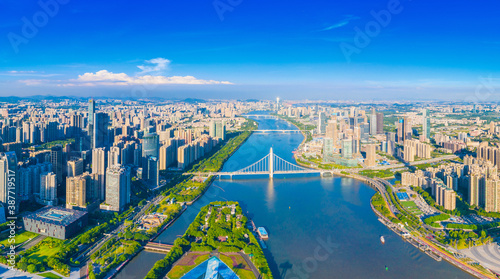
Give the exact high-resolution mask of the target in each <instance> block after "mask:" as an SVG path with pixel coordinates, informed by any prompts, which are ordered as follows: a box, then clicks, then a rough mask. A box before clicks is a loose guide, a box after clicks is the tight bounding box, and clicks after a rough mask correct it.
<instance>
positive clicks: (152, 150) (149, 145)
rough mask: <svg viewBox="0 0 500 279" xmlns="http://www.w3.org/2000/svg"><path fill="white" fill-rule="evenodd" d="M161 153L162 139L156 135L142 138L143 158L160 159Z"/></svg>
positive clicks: (151, 134) (147, 135) (152, 134)
mask: <svg viewBox="0 0 500 279" xmlns="http://www.w3.org/2000/svg"><path fill="white" fill-rule="evenodd" d="M159 151H160V137H159V136H158V135H157V134H156V133H150V134H145V135H144V137H143V138H142V157H143V158H146V157H147V156H153V157H158V155H159Z"/></svg>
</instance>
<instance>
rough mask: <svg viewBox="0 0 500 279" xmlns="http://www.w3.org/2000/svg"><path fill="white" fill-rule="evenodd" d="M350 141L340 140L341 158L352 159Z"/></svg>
mask: <svg viewBox="0 0 500 279" xmlns="http://www.w3.org/2000/svg"><path fill="white" fill-rule="evenodd" d="M352 143H353V141H352V139H345V140H342V158H345V159H352Z"/></svg>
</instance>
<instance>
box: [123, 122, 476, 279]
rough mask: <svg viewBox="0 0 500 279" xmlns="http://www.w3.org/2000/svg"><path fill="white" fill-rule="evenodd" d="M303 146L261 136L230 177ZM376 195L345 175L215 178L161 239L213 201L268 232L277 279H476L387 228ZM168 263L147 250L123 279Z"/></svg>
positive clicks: (170, 237) (236, 157) (265, 125)
mask: <svg viewBox="0 0 500 279" xmlns="http://www.w3.org/2000/svg"><path fill="white" fill-rule="evenodd" d="M255 120H256V121H258V123H259V129H262V130H265V129H296V128H295V127H294V126H292V125H290V124H288V123H287V122H285V121H282V120H277V119H262V118H261V119H259V118H256V119H255ZM302 140H303V136H302V135H301V134H300V133H291V134H290V133H288V134H287V133H285V134H283V133H268V134H260V133H254V134H253V135H252V136H251V137H250V138H249V139H248V140H247V142H245V143H244V144H243V145H242V146H241V147H240V149H238V150H237V151H236V152H235V153H234V154H233V156H232V157H231V158H230V159H229V160H228V161H227V162H226V164H225V165H224V168H223V171H236V170H239V169H241V168H243V167H246V166H248V165H251V164H252V163H254V162H256V161H258V160H259V159H261V158H262V157H264V156H266V155H267V154H268V153H269V149H270V148H271V147H273V151H274V153H275V154H276V155H278V156H279V157H281V158H283V159H285V160H287V161H289V162H295V161H294V159H293V153H292V151H293V150H294V149H295V148H297V146H298V145H299V144H300V143H301V142H302ZM374 193H375V191H374V190H373V189H371V188H370V187H368V186H367V185H365V184H363V183H361V182H359V181H356V180H354V179H349V178H339V177H333V178H332V177H330V178H320V177H297V178H293V177H287V178H277V177H275V179H274V180H272V181H271V180H269V179H268V178H265V177H263V178H257V179H256V178H252V179H248V177H247V178H245V179H242V178H238V179H233V180H216V181H214V183H213V185H212V186H211V187H210V188H209V190H208V191H207V192H206V193H205V195H204V196H203V197H202V198H200V199H199V200H198V201H197V202H195V203H194V204H193V205H192V206H190V207H189V208H188V209H187V210H186V212H184V214H183V215H182V216H181V217H180V218H179V219H178V220H177V221H176V222H175V223H174V224H173V225H172V226H171V227H170V228H168V229H167V230H166V231H165V232H164V233H162V234H161V235H160V236H159V237H158V239H157V241H160V242H162V243H173V241H174V240H175V239H176V238H177V237H178V236H179V235H182V234H184V232H185V230H186V229H187V227H188V226H189V224H190V223H191V222H192V221H193V220H194V218H195V217H196V215H197V214H198V212H199V209H200V208H201V207H203V206H205V205H206V204H208V203H209V202H212V201H218V200H220V201H224V200H229V201H238V202H239V203H240V205H241V206H242V208H243V211H244V212H246V213H247V215H248V216H250V217H251V218H252V219H253V220H254V222H255V224H256V225H257V226H263V227H265V228H266V229H267V231H268V233H269V240H268V241H267V242H266V244H267V246H268V249H267V250H265V253H266V257H267V258H268V261H269V264H270V266H271V270H272V271H273V274H274V275H275V278H283V279H294V278H301V279H305V278H473V277H471V276H470V275H468V274H467V273H465V272H463V271H461V270H460V269H458V268H456V267H454V266H453V265H451V264H449V263H447V262H445V261H442V262H436V261H435V260H433V259H431V258H430V257H429V256H427V255H425V254H424V253H422V252H420V251H419V250H418V249H416V248H415V247H413V246H412V245H410V244H409V243H407V242H405V241H403V240H402V239H401V238H400V237H399V236H397V235H396V234H394V233H393V232H392V231H391V230H389V229H387V228H386V227H385V226H384V225H383V224H382V223H380V222H379V221H378V219H377V216H376V215H375V214H374V213H373V211H372V210H371V208H370V198H371V197H372V196H373V194H374ZM380 235H384V236H385V240H386V241H385V244H382V243H381V242H380ZM163 257H164V254H157V253H152V252H146V251H143V252H141V253H140V254H139V255H138V256H136V257H135V258H134V259H133V260H132V261H131V262H130V263H129V264H128V265H127V266H125V267H124V269H123V270H122V272H121V273H120V274H118V276H117V277H116V278H120V279H125V278H127V279H128V278H143V277H144V276H145V275H146V273H147V272H148V271H149V269H151V267H152V266H153V264H154V263H155V262H156V261H157V260H159V259H162V258H163Z"/></svg>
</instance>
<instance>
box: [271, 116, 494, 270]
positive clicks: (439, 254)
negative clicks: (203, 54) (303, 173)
mask: <svg viewBox="0 0 500 279" xmlns="http://www.w3.org/2000/svg"><path fill="white" fill-rule="evenodd" d="M277 117H278V116H277ZM278 118H279V119H281V120H283V121H286V122H287V123H289V124H291V125H293V126H295V127H297V125H295V124H293V123H292V122H290V121H288V120H286V119H284V118H281V117H278ZM297 128H298V127H297ZM302 134H303V135H304V140H303V141H302V143H301V144H300V145H299V148H300V146H301V145H303V144H304V143H305V141H306V139H307V137H306V135H305V134H304V132H302ZM293 158H294V159H295V162H296V164H298V165H299V166H303V167H307V168H313V169H317V170H323V169H321V168H319V167H314V166H312V165H306V164H304V163H301V162H300V160H297V159H298V158H297V154H296V153H294V155H293ZM332 175H335V176H338V177H344V178H353V179H356V180H358V181H360V182H363V183H366V182H367V181H369V180H370V178H369V177H367V176H362V175H359V174H358V175H352V174H344V173H342V172H341V171H340V172H334V171H333V170H332ZM383 179H384V180H387V179H390V178H383ZM368 185H369V186H370V187H371V188H373V189H374V190H375V191H377V192H379V193H380V194H381V195H382V197H383V198H384V200H385V199H386V196H385V194H384V193H382V192H381V191H380V189H379V188H378V187H375V186H374V185H371V184H368ZM374 196H375V194H374ZM372 199H373V197H372ZM372 199H370V207H371V209H372V211H373V212H374V213H375V215H377V216H378V217H379V221H380V222H381V223H383V224H384V225H385V226H386V227H387V228H388V229H390V230H392V231H393V232H394V233H396V234H397V235H399V236H400V237H401V238H402V239H403V240H405V241H406V242H408V243H410V244H411V245H413V246H414V247H415V248H417V249H419V250H420V251H422V252H423V253H425V254H426V255H428V256H429V257H431V258H432V259H434V260H436V261H441V259H444V260H445V261H447V262H448V263H450V264H452V265H453V266H455V267H457V268H459V269H461V270H462V271H464V272H466V273H468V274H470V275H473V276H474V277H477V278H481V279H495V277H493V276H488V275H485V274H483V273H481V272H479V271H478V270H475V269H474V268H472V267H469V266H466V265H465V264H464V263H462V262H460V260H459V259H457V258H455V257H454V256H451V255H448V254H447V253H446V252H444V251H441V250H440V249H439V248H435V247H432V244H431V243H429V242H428V241H427V240H425V239H423V238H422V237H419V236H415V237H416V238H417V239H418V240H420V241H418V240H417V241H416V243H415V240H414V239H413V238H412V237H410V239H411V240H413V241H410V240H409V239H407V238H405V237H403V235H402V233H401V231H400V230H399V229H398V225H397V224H395V223H393V222H391V221H390V220H389V219H387V218H386V217H385V216H383V215H382V214H381V213H380V212H378V210H376V209H375V207H374V206H373V204H372ZM386 203H387V204H389V203H388V201H387V200H386ZM389 210H390V207H389ZM390 211H391V213H392V214H394V213H393V212H392V210H390ZM421 242H424V243H425V244H422V243H421ZM421 245H426V246H427V249H425V248H422V247H421ZM424 247H425V246H424ZM483 267H484V266H483Z"/></svg>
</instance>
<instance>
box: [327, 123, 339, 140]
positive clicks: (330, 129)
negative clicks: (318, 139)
mask: <svg viewBox="0 0 500 279" xmlns="http://www.w3.org/2000/svg"><path fill="white" fill-rule="evenodd" d="M325 137H326V138H330V139H332V140H333V142H334V143H335V141H336V140H337V138H338V130H337V120H330V121H328V124H327V125H326V132H325Z"/></svg>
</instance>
